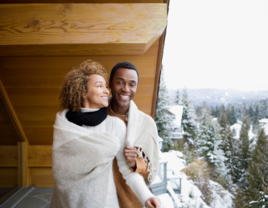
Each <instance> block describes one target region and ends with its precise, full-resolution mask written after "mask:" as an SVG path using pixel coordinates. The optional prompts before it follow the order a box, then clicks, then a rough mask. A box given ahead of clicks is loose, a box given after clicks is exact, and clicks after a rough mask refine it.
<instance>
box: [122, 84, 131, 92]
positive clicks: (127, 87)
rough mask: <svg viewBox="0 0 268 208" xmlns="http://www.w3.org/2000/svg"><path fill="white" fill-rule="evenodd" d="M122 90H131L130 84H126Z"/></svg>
mask: <svg viewBox="0 0 268 208" xmlns="http://www.w3.org/2000/svg"><path fill="white" fill-rule="evenodd" d="M122 90H123V91H124V92H129V91H130V90H129V86H128V85H127V84H126V85H124V87H123V88H122Z"/></svg>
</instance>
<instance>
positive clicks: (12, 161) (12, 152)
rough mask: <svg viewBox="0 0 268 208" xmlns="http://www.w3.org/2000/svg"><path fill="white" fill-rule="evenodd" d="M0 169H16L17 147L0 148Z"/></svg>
mask: <svg viewBox="0 0 268 208" xmlns="http://www.w3.org/2000/svg"><path fill="white" fill-rule="evenodd" d="M0 167H18V148H17V146H15V145H9V146H0Z"/></svg>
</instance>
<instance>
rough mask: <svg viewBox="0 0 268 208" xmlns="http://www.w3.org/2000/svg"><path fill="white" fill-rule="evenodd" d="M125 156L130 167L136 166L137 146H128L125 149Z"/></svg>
mask: <svg viewBox="0 0 268 208" xmlns="http://www.w3.org/2000/svg"><path fill="white" fill-rule="evenodd" d="M124 156H125V158H126V160H127V164H128V166H129V167H130V168H135V167H136V159H137V150H136V148H135V147H131V146H127V147H126V148H125V150H124Z"/></svg>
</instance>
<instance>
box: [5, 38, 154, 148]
mask: <svg viewBox="0 0 268 208" xmlns="http://www.w3.org/2000/svg"><path fill="white" fill-rule="evenodd" d="M158 46H159V41H158V40H157V41H156V42H155V43H154V44H153V45H152V47H150V48H149V49H148V50H147V51H146V53H144V54H143V55H135V56H134V55H124V56H122V55H107V56H97V55H95V56H71V57H69V56H57V57H54V56H49V57H0V64H1V67H0V78H1V80H2V82H3V85H4V86H5V90H6V93H7V95H8V97H9V99H10V102H11V103H12V106H13V108H14V111H15V112H16V115H17V117H18V119H19V121H20V123H21V126H22V128H23V131H24V133H25V135H26V137H27V139H28V142H29V145H51V144H52V138H53V124H54V121H55V116H56V113H57V112H58V111H59V110H60V108H59V99H58V97H59V93H60V86H61V83H62V80H63V78H64V76H65V75H66V74H67V73H68V72H69V71H70V70H71V69H72V68H73V67H75V66H79V64H80V63H82V62H83V61H84V60H86V59H89V58H90V59H92V60H94V61H98V62H100V63H101V64H102V65H103V66H104V67H105V68H106V69H107V72H108V73H110V71H111V69H112V67H113V66H114V65H115V64H116V63H118V62H121V61H129V62H132V63H133V64H134V65H135V66H136V67H137V68H138V70H139V73H140V83H139V86H138V89H137V93H136V95H135V97H134V101H135V102H136V104H137V106H138V108H139V109H140V110H142V111H143V112H145V113H147V114H148V115H150V114H151V110H152V100H153V93H154V86H155V70H156V64H157V54H158Z"/></svg>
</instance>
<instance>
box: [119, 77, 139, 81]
mask: <svg viewBox="0 0 268 208" xmlns="http://www.w3.org/2000/svg"><path fill="white" fill-rule="evenodd" d="M117 79H119V80H122V81H124V79H123V78H120V77H119V78H117ZM130 81H131V82H137V81H136V80H130Z"/></svg>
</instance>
